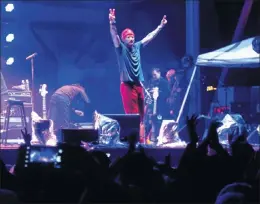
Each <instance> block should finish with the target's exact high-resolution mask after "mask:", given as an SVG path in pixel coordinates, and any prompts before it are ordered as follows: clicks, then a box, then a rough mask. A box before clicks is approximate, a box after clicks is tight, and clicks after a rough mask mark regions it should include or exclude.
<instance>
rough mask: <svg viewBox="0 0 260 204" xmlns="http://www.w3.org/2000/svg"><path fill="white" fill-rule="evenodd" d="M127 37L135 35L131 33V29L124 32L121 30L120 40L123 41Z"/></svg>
mask: <svg viewBox="0 0 260 204" xmlns="http://www.w3.org/2000/svg"><path fill="white" fill-rule="evenodd" d="M129 35H131V36H133V37H134V36H135V34H134V31H132V30H131V29H129V28H126V29H125V30H123V32H122V33H121V38H122V39H123V40H124V39H126V37H127V36H129Z"/></svg>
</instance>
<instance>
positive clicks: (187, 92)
mask: <svg viewBox="0 0 260 204" xmlns="http://www.w3.org/2000/svg"><path fill="white" fill-rule="evenodd" d="M196 71H197V66H196V65H195V66H194V69H193V71H192V75H191V78H190V81H189V85H188V87H187V90H186V93H185V96H184V98H183V101H182V104H181V108H180V110H179V114H178V117H177V119H176V123H177V124H178V123H179V121H180V118H181V115H182V112H183V109H184V106H185V104H186V100H187V98H188V95H189V92H190V88H191V84H192V82H193V79H194V77H195V74H196Z"/></svg>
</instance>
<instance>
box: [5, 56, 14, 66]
mask: <svg viewBox="0 0 260 204" xmlns="http://www.w3.org/2000/svg"><path fill="white" fill-rule="evenodd" d="M13 63H14V58H13V57H9V58H8V59H7V60H6V65H12V64H13Z"/></svg>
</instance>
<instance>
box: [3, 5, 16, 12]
mask: <svg viewBox="0 0 260 204" xmlns="http://www.w3.org/2000/svg"><path fill="white" fill-rule="evenodd" d="M13 10H14V5H13V4H7V5H6V6H5V11H6V12H12V11H13Z"/></svg>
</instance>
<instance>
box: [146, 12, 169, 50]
mask: <svg viewBox="0 0 260 204" xmlns="http://www.w3.org/2000/svg"><path fill="white" fill-rule="evenodd" d="M166 24H167V19H166V15H164V16H163V19H162V20H161V24H160V25H159V26H158V27H157V28H156V29H155V30H154V31H152V32H151V33H149V34H148V35H147V36H145V37H144V38H143V39H142V40H141V42H142V44H143V45H144V46H145V45H147V44H148V43H149V42H150V41H151V40H152V39H154V38H155V36H157V35H158V33H159V32H160V31H161V30H162V28H163V27H164V26H165V25H166Z"/></svg>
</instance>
